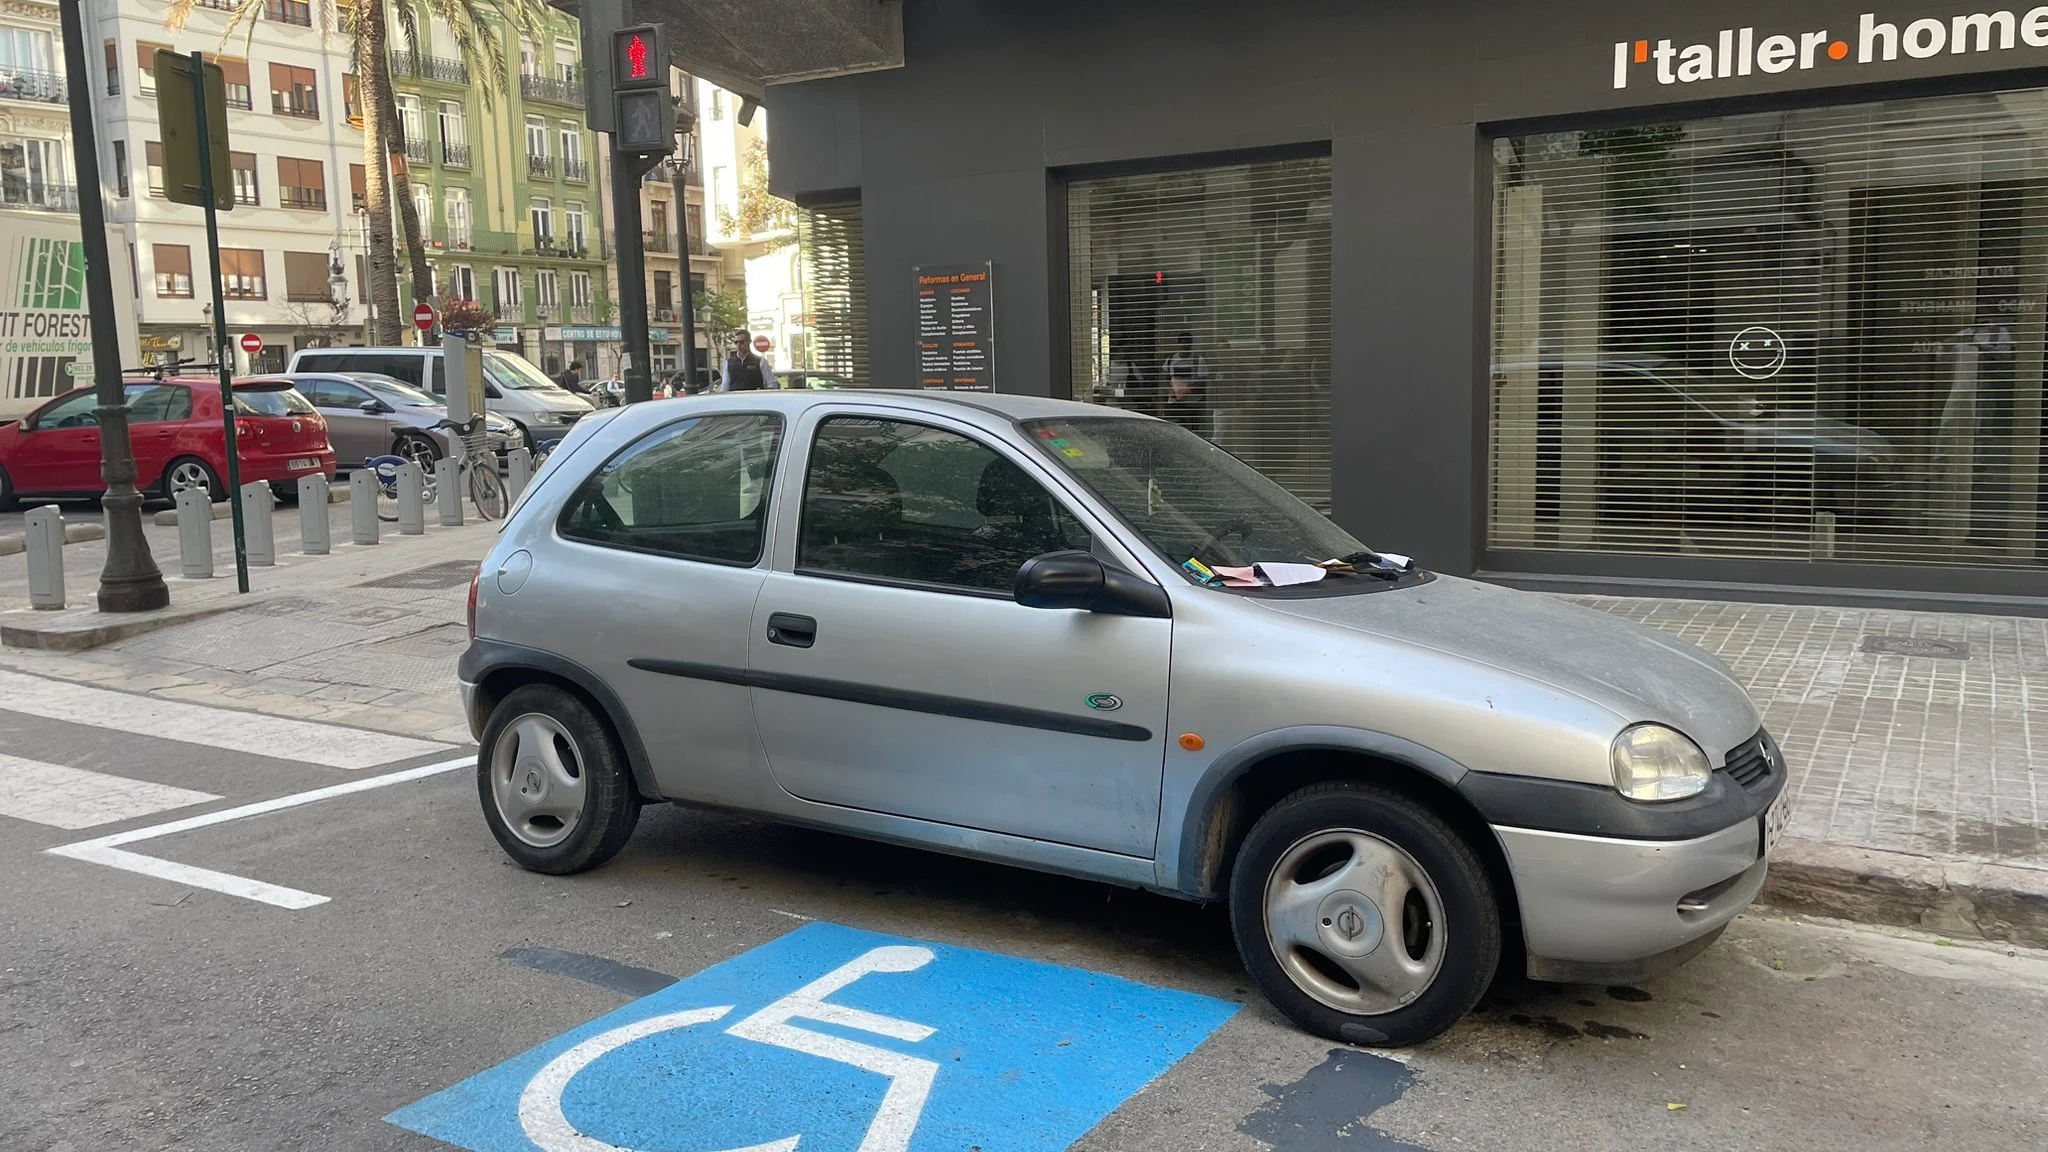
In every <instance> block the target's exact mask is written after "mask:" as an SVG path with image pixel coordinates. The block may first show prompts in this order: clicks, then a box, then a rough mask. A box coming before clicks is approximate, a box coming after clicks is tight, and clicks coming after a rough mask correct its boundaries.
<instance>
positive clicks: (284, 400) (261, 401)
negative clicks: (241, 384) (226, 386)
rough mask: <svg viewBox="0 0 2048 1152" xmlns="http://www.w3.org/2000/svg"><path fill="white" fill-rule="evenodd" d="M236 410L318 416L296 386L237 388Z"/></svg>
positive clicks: (278, 414)
mask: <svg viewBox="0 0 2048 1152" xmlns="http://www.w3.org/2000/svg"><path fill="white" fill-rule="evenodd" d="M235 411H236V412H238V413H240V414H242V415H244V416H317V415H319V413H318V412H316V411H314V409H313V405H312V404H311V403H310V402H308V401H307V399H306V398H305V397H304V396H301V395H299V390H298V389H296V388H236V389H235Z"/></svg>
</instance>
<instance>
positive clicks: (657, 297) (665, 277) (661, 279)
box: [647, 272, 676, 320]
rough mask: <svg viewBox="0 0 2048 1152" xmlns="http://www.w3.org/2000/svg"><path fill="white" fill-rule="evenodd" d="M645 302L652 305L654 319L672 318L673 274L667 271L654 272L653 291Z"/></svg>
mask: <svg viewBox="0 0 2048 1152" xmlns="http://www.w3.org/2000/svg"><path fill="white" fill-rule="evenodd" d="M647 302H648V303H649V304H652V305H653V306H654V318H655V319H657V320H673V319H674V318H675V314H676V282H675V278H674V276H673V275H671V274H670V273H668V272H656V273H655V274H654V292H653V294H652V295H651V296H650V297H649V298H648V301H647Z"/></svg>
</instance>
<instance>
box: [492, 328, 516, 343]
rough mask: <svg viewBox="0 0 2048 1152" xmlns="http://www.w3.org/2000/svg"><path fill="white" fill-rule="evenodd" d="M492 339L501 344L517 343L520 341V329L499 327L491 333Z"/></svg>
mask: <svg viewBox="0 0 2048 1152" xmlns="http://www.w3.org/2000/svg"><path fill="white" fill-rule="evenodd" d="M491 339H493V340H496V341H497V342H498V343H500V344H517V343H519V329H517V328H499V329H497V330H495V331H493V332H492V333H491Z"/></svg>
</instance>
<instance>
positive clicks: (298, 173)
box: [277, 156, 327, 212]
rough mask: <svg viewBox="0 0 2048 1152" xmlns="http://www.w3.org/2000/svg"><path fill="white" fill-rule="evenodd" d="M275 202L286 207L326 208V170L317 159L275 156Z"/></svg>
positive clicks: (314, 209)
mask: <svg viewBox="0 0 2048 1152" xmlns="http://www.w3.org/2000/svg"><path fill="white" fill-rule="evenodd" d="M277 202H278V203H280V204H282V205H284V206H285V207H286V208H303V209H306V210H308V211H317V212H325V211H326V210H327V172H326V169H324V168H323V167H321V164H320V161H318V160H299V159H295V158H293V157H290V156H279V157H278V158H277Z"/></svg>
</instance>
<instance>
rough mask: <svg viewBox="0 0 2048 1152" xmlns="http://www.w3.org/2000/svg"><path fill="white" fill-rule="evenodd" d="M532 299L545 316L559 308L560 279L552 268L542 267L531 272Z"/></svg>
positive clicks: (560, 303)
mask: <svg viewBox="0 0 2048 1152" xmlns="http://www.w3.org/2000/svg"><path fill="white" fill-rule="evenodd" d="M533 299H534V302H535V303H536V304H539V305H540V309H541V313H542V314H543V315H545V316H549V317H552V316H554V315H555V314H556V313H557V312H558V311H559V310H560V309H561V307H562V286H561V279H560V278H559V277H558V276H556V274H555V273H554V272H553V271H552V270H550V269H546V268H543V269H541V270H540V271H538V272H535V273H534V274H533Z"/></svg>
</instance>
